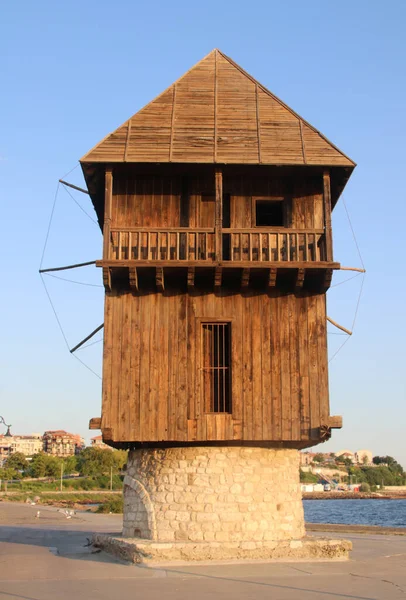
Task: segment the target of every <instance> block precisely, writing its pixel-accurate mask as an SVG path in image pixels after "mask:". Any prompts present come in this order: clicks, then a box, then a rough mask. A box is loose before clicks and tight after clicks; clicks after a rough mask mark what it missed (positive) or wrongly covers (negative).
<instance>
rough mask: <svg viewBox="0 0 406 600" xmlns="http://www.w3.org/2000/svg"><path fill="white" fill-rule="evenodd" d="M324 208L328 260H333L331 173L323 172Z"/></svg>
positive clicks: (327, 170) (326, 170)
mask: <svg viewBox="0 0 406 600" xmlns="http://www.w3.org/2000/svg"><path fill="white" fill-rule="evenodd" d="M323 207H324V228H325V237H326V260H327V261H332V260H333V233H332V229H331V186H330V171H329V169H325V170H324V171H323Z"/></svg>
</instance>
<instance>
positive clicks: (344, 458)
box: [337, 454, 353, 467]
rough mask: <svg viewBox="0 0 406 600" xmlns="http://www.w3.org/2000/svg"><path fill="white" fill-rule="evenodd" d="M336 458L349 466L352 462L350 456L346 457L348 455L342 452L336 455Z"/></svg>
mask: <svg viewBox="0 0 406 600" xmlns="http://www.w3.org/2000/svg"><path fill="white" fill-rule="evenodd" d="M337 460H338V462H340V463H343V464H344V465H345V466H347V467H351V465H352V464H353V463H352V460H351V458H348V456H344V454H341V455H340V456H338V457H337Z"/></svg>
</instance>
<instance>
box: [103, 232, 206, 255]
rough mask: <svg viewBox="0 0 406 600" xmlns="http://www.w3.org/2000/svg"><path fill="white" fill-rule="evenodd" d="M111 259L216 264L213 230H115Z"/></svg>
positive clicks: (112, 235)
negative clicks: (206, 262)
mask: <svg viewBox="0 0 406 600" xmlns="http://www.w3.org/2000/svg"><path fill="white" fill-rule="evenodd" d="M111 239H112V246H111V249H110V252H111V254H110V256H109V259H113V260H114V259H116V260H139V261H141V260H142V261H146V260H147V261H181V260H185V261H194V260H195V261H209V262H213V261H214V260H215V248H214V229H189V228H183V229H182V228H180V229H128V228H126V229H124V228H120V229H112V230H111Z"/></svg>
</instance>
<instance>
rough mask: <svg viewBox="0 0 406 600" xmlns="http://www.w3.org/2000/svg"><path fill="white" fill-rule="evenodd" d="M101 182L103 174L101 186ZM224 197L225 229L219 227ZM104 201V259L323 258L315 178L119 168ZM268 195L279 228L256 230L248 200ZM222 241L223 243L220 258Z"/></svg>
mask: <svg viewBox="0 0 406 600" xmlns="http://www.w3.org/2000/svg"><path fill="white" fill-rule="evenodd" d="M108 177H111V175H109V173H107V175H106V181H110V179H108ZM216 182H217V187H216ZM106 189H107V192H108V191H109V189H110V188H109V187H107V188H106ZM185 190H187V192H186V191H185ZM225 196H226V197H227V198H228V205H227V206H228V208H227V210H228V217H227V220H228V221H229V227H227V228H224V227H223V222H222V221H223V213H224V210H223V208H222V199H223V197H225ZM106 198H107V200H106V207H107V206H108V205H109V204H111V210H110V212H109V211H107V210H106V212H109V214H111V222H110V220H109V219H106V223H105V229H106V233H105V245H104V258H105V260H111V259H115V260H164V261H170V260H203V261H214V260H221V259H222V258H224V259H225V260H231V261H250V262H251V261H296V262H300V261H304V262H308V261H311V262H319V261H323V260H326V258H327V256H326V252H325V229H324V227H325V222H324V212H323V180H322V177H321V176H320V177H319V178H317V177H301V178H300V177H297V178H286V177H279V178H277V177H274V176H262V177H255V178H246V177H236V176H226V177H224V178H223V179H222V178H221V172H218V173H217V174H216V175H215V173H214V171H213V173H211V174H205V175H193V174H191V175H189V176H188V177H186V176H184V177H181V176H158V175H155V176H153V175H143V176H142V175H138V176H135V175H134V174H133V173H132V172H131V170H127V171H126V170H124V171H123V170H120V171H119V172H118V174H117V176H116V175H115V174H114V177H113V192H112V196H111V195H110V194H109V193H106ZM109 198H111V199H110V200H109ZM216 198H217V199H218V201H217V204H216ZM274 198H275V199H277V200H278V201H280V202H281V203H282V204H283V213H284V227H281V228H277V227H268V228H267V227H265V228H264V227H263V228H259V227H256V208H255V207H256V202H257V201H261V200H264V199H271V200H272V199H274ZM110 223H111V224H110ZM187 227H189V228H190V229H189V231H187V229H185V228H187ZM222 232H223V234H224V235H225V236H226V237H223V236H222ZM330 232H331V229H330ZM110 234H111V235H110ZM222 239H223V240H224V242H225V243H226V242H227V244H228V246H227V247H228V253H226V254H224V256H223V244H222V241H221V240H222ZM108 242H110V245H109V244H108ZM216 248H217V250H216Z"/></svg>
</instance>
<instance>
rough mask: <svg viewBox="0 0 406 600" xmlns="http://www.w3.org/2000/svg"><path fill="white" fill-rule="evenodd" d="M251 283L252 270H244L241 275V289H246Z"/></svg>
mask: <svg viewBox="0 0 406 600" xmlns="http://www.w3.org/2000/svg"><path fill="white" fill-rule="evenodd" d="M249 282H250V270H249V269H243V270H242V273H241V287H242V288H246V287H248V284H249Z"/></svg>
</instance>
